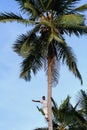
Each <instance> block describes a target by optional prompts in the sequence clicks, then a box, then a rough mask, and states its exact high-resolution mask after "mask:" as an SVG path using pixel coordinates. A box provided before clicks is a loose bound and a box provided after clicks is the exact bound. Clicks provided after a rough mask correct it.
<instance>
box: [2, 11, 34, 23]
mask: <svg viewBox="0 0 87 130" xmlns="http://www.w3.org/2000/svg"><path fill="white" fill-rule="evenodd" d="M0 22H3V23H6V22H18V23H23V24H25V25H29V24H33V25H34V24H35V21H33V20H27V19H24V18H23V17H22V16H21V15H16V14H14V13H12V12H11V13H1V14H0Z"/></svg>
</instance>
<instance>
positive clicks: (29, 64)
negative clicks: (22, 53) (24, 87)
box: [20, 54, 43, 81]
mask: <svg viewBox="0 0 87 130" xmlns="http://www.w3.org/2000/svg"><path fill="white" fill-rule="evenodd" d="M42 66H43V59H42V57H41V56H40V54H36V55H35V56H34V55H30V56H29V57H27V58H26V59H24V60H23V62H22V65H21V74H20V77H21V78H24V79H25V80H26V81H30V80H31V73H32V72H33V74H34V75H35V74H36V73H37V72H38V71H39V70H40V69H41V68H42Z"/></svg>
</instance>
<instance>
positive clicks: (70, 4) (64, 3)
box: [51, 0, 79, 15]
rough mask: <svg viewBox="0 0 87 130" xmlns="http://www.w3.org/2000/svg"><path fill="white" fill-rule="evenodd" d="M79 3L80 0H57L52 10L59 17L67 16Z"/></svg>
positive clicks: (52, 5) (53, 3)
mask: <svg viewBox="0 0 87 130" xmlns="http://www.w3.org/2000/svg"><path fill="white" fill-rule="evenodd" d="M78 1H79V0H55V1H54V2H52V4H51V8H52V10H54V11H56V13H57V14H59V15H62V14H67V13H69V12H71V10H72V9H73V8H74V5H75V4H76V3H77V2H78Z"/></svg>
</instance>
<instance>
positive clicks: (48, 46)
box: [0, 0, 87, 130]
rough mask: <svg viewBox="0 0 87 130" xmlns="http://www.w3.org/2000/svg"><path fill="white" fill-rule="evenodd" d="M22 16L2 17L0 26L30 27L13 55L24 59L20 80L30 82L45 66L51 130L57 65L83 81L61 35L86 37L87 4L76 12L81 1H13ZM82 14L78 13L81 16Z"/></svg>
mask: <svg viewBox="0 0 87 130" xmlns="http://www.w3.org/2000/svg"><path fill="white" fill-rule="evenodd" d="M15 1H16V2H17V3H18V4H19V7H20V10H21V12H23V14H26V17H25V16H24V15H23V14H22V15H18V14H15V13H13V12H10V13H6V12H5V13H1V14H0V22H4V23H5V22H13V21H16V22H18V23H22V24H25V25H26V26H32V30H30V31H29V32H27V33H26V34H22V35H20V36H19V37H18V38H17V40H16V41H15V44H14V47H13V48H14V51H15V52H17V53H18V54H19V55H20V56H22V57H23V62H22V65H21V74H20V77H21V78H24V79H25V80H30V79H31V73H32V72H33V73H34V74H36V73H37V72H38V71H39V70H40V69H41V68H42V67H43V65H45V71H46V72H47V77H48V118H49V122H48V126H49V130H52V110H51V106H52V104H51V97H52V86H53V85H56V84H57V83H58V75H59V67H58V66H57V65H59V62H60V61H62V62H63V63H64V64H66V65H67V66H68V68H69V70H70V71H72V72H73V74H74V75H75V76H76V77H78V78H79V79H80V81H81V84H82V77H81V75H80V73H79V70H78V68H77V63H76V58H75V56H74V54H73V51H72V48H71V47H69V46H68V44H67V43H66V41H65V39H64V34H67V35H69V36H70V35H71V34H75V35H76V36H81V35H82V34H86V33H87V27H86V25H85V17H84V15H83V14H82V13H83V11H85V10H86V9H87V4H85V5H82V6H80V7H78V8H75V4H76V3H77V2H78V1H80V0H15ZM80 12H81V13H80Z"/></svg>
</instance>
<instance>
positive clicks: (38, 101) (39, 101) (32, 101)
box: [32, 100, 40, 102]
mask: <svg viewBox="0 0 87 130" xmlns="http://www.w3.org/2000/svg"><path fill="white" fill-rule="evenodd" d="M32 102H40V100H32Z"/></svg>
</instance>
